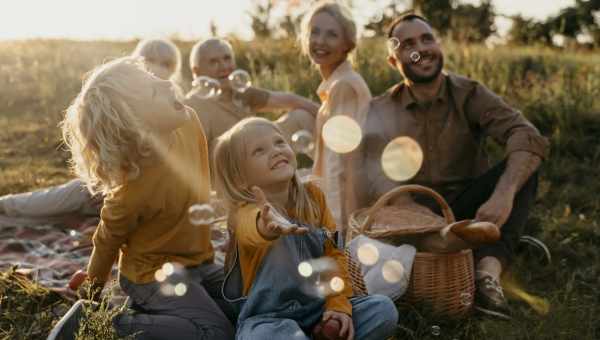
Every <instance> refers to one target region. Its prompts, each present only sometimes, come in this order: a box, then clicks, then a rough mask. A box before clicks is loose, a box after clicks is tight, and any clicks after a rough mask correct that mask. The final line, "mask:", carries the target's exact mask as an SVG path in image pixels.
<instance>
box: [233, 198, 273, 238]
mask: <svg viewBox="0 0 600 340" xmlns="http://www.w3.org/2000/svg"><path fill="white" fill-rule="evenodd" d="M259 213H260V209H259V208H258V207H257V206H256V205H255V204H246V205H244V206H242V207H240V208H239V209H237V211H236V212H235V226H236V227H235V228H236V229H235V234H236V238H237V241H238V242H239V244H240V245H241V246H246V247H248V246H249V247H254V248H261V247H265V246H268V245H269V244H271V242H273V241H272V240H267V239H265V238H264V237H263V236H262V235H261V234H260V233H259V232H258V225H257V223H256V221H257V219H258V216H259Z"/></svg>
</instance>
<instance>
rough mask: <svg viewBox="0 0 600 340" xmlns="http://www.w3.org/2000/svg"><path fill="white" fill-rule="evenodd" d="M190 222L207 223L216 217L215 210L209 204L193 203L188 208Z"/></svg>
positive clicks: (197, 224)
mask: <svg viewBox="0 0 600 340" xmlns="http://www.w3.org/2000/svg"><path fill="white" fill-rule="evenodd" d="M188 215H189V218H190V223H192V224H193V225H196V226H199V225H209V224H211V223H213V222H214V221H215V219H216V214H215V210H214V209H213V207H212V206H211V205H210V204H194V205H192V206H191V207H190V209H189V210H188Z"/></svg>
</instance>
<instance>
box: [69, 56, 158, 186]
mask: <svg viewBox="0 0 600 340" xmlns="http://www.w3.org/2000/svg"><path fill="white" fill-rule="evenodd" d="M148 76H150V75H149V74H148V73H147V71H146V70H145V68H144V64H143V63H142V61H141V60H140V59H135V58H132V57H125V58H120V59H116V60H113V61H111V62H108V63H106V64H104V65H101V66H99V67H97V68H96V69H94V70H93V71H91V72H90V73H89V75H88V77H87V78H86V80H85V81H84V84H83V86H82V88H81V92H79V94H78V95H77V97H76V98H75V100H74V101H73V102H72V103H71V105H70V106H69V108H68V109H67V111H66V113H65V118H64V120H63V121H62V122H61V128H62V134H63V139H64V142H65V144H66V145H67V147H68V148H69V150H70V151H71V157H72V159H71V166H72V168H73V170H74V171H75V173H76V174H77V175H78V176H79V177H80V178H81V179H82V180H83V181H84V182H85V183H86V184H87V186H88V189H89V190H90V191H91V192H92V193H94V194H95V193H97V192H102V193H104V194H107V193H108V192H110V191H111V190H112V189H114V188H115V187H117V186H119V185H122V184H124V183H125V182H126V181H127V180H128V179H132V178H136V177H137V176H138V175H139V172H140V164H139V161H140V159H141V158H142V157H146V156H149V155H150V154H151V152H150V150H151V148H150V145H151V144H150V138H151V136H150V134H149V133H148V132H147V131H149V130H148V129H147V127H146V126H145V124H144V123H143V122H142V121H141V119H139V118H138V116H137V115H136V113H135V112H134V111H133V109H132V106H131V105H130V104H129V103H130V101H131V100H132V99H136V98H139V97H140V94H142V93H143V92H142V91H144V90H145V89H146V87H147V86H149V85H148V84H149V83H148V78H147V77H148Z"/></svg>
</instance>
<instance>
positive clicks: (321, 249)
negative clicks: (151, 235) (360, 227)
mask: <svg viewBox="0 0 600 340" xmlns="http://www.w3.org/2000/svg"><path fill="white" fill-rule="evenodd" d="M214 157H215V159H214V165H215V171H214V173H215V174H216V183H217V191H218V192H219V193H220V194H221V195H222V196H223V197H224V198H225V199H226V201H227V202H228V204H229V209H230V215H229V227H230V230H231V231H232V233H233V235H234V238H233V239H234V244H233V245H232V249H231V251H230V253H229V254H228V255H229V256H228V261H227V262H228V263H229V264H230V265H229V266H228V267H229V268H228V274H227V275H226V280H225V284H224V286H223V293H224V295H225V298H226V299H227V300H229V301H231V302H232V303H234V304H235V305H236V306H237V307H238V308H239V313H240V314H239V318H238V324H237V327H238V330H237V334H236V338H237V339H286V340H288V339H290V338H293V339H309V337H310V336H311V333H317V334H313V335H315V336H317V338H322V336H323V335H322V334H318V333H319V331H318V330H315V329H318V328H320V327H322V326H323V325H324V323H323V321H324V322H325V323H327V322H329V324H330V325H333V328H334V329H335V332H336V333H337V335H338V338H339V337H341V338H343V339H353V338H357V339H385V338H387V337H389V336H391V335H392V334H393V332H394V329H395V325H396V322H397V318H398V314H397V311H396V309H395V308H394V305H393V303H392V301H391V300H389V299H388V298H387V297H383V296H366V297H356V298H353V297H352V287H351V284H350V282H349V280H348V274H347V267H346V259H345V258H344V255H343V253H342V252H341V251H340V250H339V249H337V247H336V245H335V243H334V241H333V240H335V237H334V235H332V234H333V233H334V232H335V223H334V219H333V217H332V216H331V213H330V211H329V209H328V208H327V204H326V202H325V196H324V194H323V192H322V191H321V190H320V189H319V188H318V187H317V186H315V185H314V184H311V183H303V182H301V181H300V178H299V176H298V174H297V171H296V157H295V155H294V152H293V151H292V149H291V147H290V146H289V144H288V143H287V141H286V139H285V138H284V137H283V133H282V132H281V130H279V128H278V127H277V126H276V125H275V124H274V123H273V122H271V121H269V120H266V119H263V118H247V119H244V120H242V121H240V122H239V123H237V124H236V125H235V126H233V127H232V128H231V129H230V130H229V131H228V132H226V133H225V134H224V135H222V136H221V137H219V139H218V142H217V145H216V148H215V151H214ZM321 257H329V258H330V259H331V260H332V261H333V262H334V263H336V264H337V268H338V270H337V273H336V274H337V275H338V276H337V280H338V282H337V288H338V289H336V291H337V293H336V294H331V295H322V294H314V291H312V290H310V289H307V287H306V285H305V284H304V283H306V280H303V279H302V277H301V276H300V275H299V272H298V266H299V265H300V263H302V262H304V261H311V260H314V259H316V258H321Z"/></svg>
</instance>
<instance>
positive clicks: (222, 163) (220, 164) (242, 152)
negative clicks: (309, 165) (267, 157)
mask: <svg viewBox="0 0 600 340" xmlns="http://www.w3.org/2000/svg"><path fill="white" fill-rule="evenodd" d="M259 126H263V127H269V128H272V129H274V130H275V131H277V133H279V134H281V135H282V136H283V133H282V132H281V130H280V129H279V128H278V127H277V126H276V125H275V124H274V123H273V122H271V121H270V120H268V119H264V118H258V117H250V118H246V119H243V120H241V121H240V122H238V123H237V124H236V125H234V126H233V127H232V128H231V129H229V131H227V132H225V133H224V134H223V135H222V136H221V137H219V138H218V140H217V144H216V146H215V149H214V170H215V171H214V173H215V180H216V187H217V192H218V193H219V194H220V195H221V196H223V197H224V199H225V201H226V202H227V205H228V207H229V210H230V211H233V210H235V209H236V208H237V207H239V206H241V205H242V204H244V203H249V202H251V203H254V202H256V199H255V197H254V195H253V194H252V191H251V189H250V188H249V187H248V183H247V174H246V172H245V168H244V164H246V161H247V159H248V155H247V154H246V151H247V150H246V145H247V143H248V140H247V135H248V131H250V130H251V129H253V128H256V127H259ZM291 181H292V183H291V184H292V185H291V187H290V196H289V202H293V204H294V207H293V211H294V215H295V217H296V218H297V219H298V220H299V221H300V222H303V223H308V224H312V225H317V224H318V223H319V222H320V221H321V217H322V213H321V210H320V209H319V207H318V205H317V203H316V202H315V201H314V200H313V199H312V198H311V197H310V194H309V193H308V191H307V189H306V187H305V185H304V184H303V183H302V182H301V181H300V177H299V176H298V173H297V172H294V177H293V178H292V180H291Z"/></svg>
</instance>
